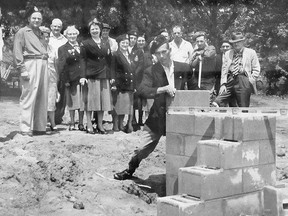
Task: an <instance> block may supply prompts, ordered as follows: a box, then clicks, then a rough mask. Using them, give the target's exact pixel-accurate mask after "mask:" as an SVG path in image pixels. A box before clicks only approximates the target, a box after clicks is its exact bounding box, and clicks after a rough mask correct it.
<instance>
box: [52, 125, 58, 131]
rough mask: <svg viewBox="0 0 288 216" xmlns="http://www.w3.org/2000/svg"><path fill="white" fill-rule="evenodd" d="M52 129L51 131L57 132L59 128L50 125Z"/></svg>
mask: <svg viewBox="0 0 288 216" xmlns="http://www.w3.org/2000/svg"><path fill="white" fill-rule="evenodd" d="M50 129H51V131H57V130H58V128H57V126H54V127H52V125H50Z"/></svg>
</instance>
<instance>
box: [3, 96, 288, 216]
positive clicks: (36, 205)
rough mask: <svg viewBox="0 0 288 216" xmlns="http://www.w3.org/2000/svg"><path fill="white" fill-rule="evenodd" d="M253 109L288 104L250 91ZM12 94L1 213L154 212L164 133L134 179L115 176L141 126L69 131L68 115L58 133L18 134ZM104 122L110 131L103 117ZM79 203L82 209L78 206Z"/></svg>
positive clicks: (286, 122) (103, 215) (281, 131)
mask: <svg viewBox="0 0 288 216" xmlns="http://www.w3.org/2000/svg"><path fill="white" fill-rule="evenodd" d="M252 106H253V107H268V106H269V107H283V106H286V107H288V100H287V99H281V98H279V97H267V96H261V95H258V96H253V97H252ZM19 111H20V110H19V103H18V98H17V97H2V98H0V112H1V114H0V170H1V171H0V215H1V216H10V215H11V216H12V215H13V216H18V215H19V216H22V215H23V216H24V215H25V216H26V215H27V216H28V215H29V216H34V215H35V216H36V215H41V216H42V215H43V216H52V215H53V216H57V215H59V216H66V215H69V216H76V215H81V216H90V215H97V216H150V215H151V216H152V215H153V216H156V215H157V211H156V207H157V205H156V198H157V197H161V196H165V137H162V138H161V141H160V143H159V145H158V147H157V148H156V150H155V151H154V152H153V153H152V154H151V155H150V156H149V157H148V158H147V159H146V160H144V161H143V162H142V163H141V166H140V167H139V169H138V170H137V171H136V173H135V176H137V177H135V178H134V179H132V180H128V181H116V180H114V179H113V174H114V173H115V172H117V171H121V170H122V169H124V168H126V166H127V162H128V160H129V159H130V156H131V153H132V152H133V150H135V149H136V148H137V147H139V145H140V141H141V133H142V132H141V131H137V132H133V133H131V134H125V133H123V132H117V133H114V134H108V135H99V134H97V135H90V134H86V133H84V132H81V131H73V132H70V131H68V130H67V128H68V125H67V123H68V121H69V118H68V115H67V114H66V115H65V119H64V123H63V124H61V125H59V126H58V128H59V132H58V133H48V134H47V135H43V136H34V137H28V136H22V135H20V134H19V133H18V130H19V127H18V125H19ZM105 120H106V123H105V124H104V127H105V128H106V129H111V128H112V124H111V118H110V116H108V115H106V116H105ZM287 138H288V116H285V117H283V116H282V117H278V120H277V136H276V139H277V140H276V143H277V155H278V156H277V171H278V172H277V178H278V179H279V180H281V181H285V180H286V178H288V164H287V160H288V157H287V155H286V154H288V153H287V152H286V151H287V148H288V142H287ZM83 208H84V209H83Z"/></svg>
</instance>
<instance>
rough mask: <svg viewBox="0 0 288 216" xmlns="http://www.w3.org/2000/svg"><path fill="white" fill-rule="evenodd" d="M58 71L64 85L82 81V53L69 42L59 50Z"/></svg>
mask: <svg viewBox="0 0 288 216" xmlns="http://www.w3.org/2000/svg"><path fill="white" fill-rule="evenodd" d="M58 71H59V75H60V80H61V81H62V82H64V83H70V82H73V81H74V82H78V81H79V79H80V73H81V71H80V53H78V52H77V51H76V50H75V49H74V47H73V46H72V45H71V44H70V43H69V42H67V43H66V44H64V45H62V46H61V47H59V49H58Z"/></svg>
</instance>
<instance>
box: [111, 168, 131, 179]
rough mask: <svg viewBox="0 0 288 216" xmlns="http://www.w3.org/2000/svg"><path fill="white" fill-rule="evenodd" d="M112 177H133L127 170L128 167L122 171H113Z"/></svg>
mask: <svg viewBox="0 0 288 216" xmlns="http://www.w3.org/2000/svg"><path fill="white" fill-rule="evenodd" d="M113 177H114V179H116V180H126V179H131V178H132V177H133V173H131V172H129V170H128V169H125V170H123V171H122V172H118V173H115V174H114V176H113Z"/></svg>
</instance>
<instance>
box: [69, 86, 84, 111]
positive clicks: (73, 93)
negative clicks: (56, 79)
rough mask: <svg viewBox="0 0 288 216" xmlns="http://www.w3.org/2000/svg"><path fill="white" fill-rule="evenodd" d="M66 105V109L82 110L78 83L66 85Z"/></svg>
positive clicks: (82, 104) (82, 105)
mask: <svg viewBox="0 0 288 216" xmlns="http://www.w3.org/2000/svg"><path fill="white" fill-rule="evenodd" d="M66 105H67V109H68V110H78V109H80V110H81V111H83V110H84V103H83V100H82V95H81V86H80V83H72V84H71V85H70V86H68V87H66Z"/></svg>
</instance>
